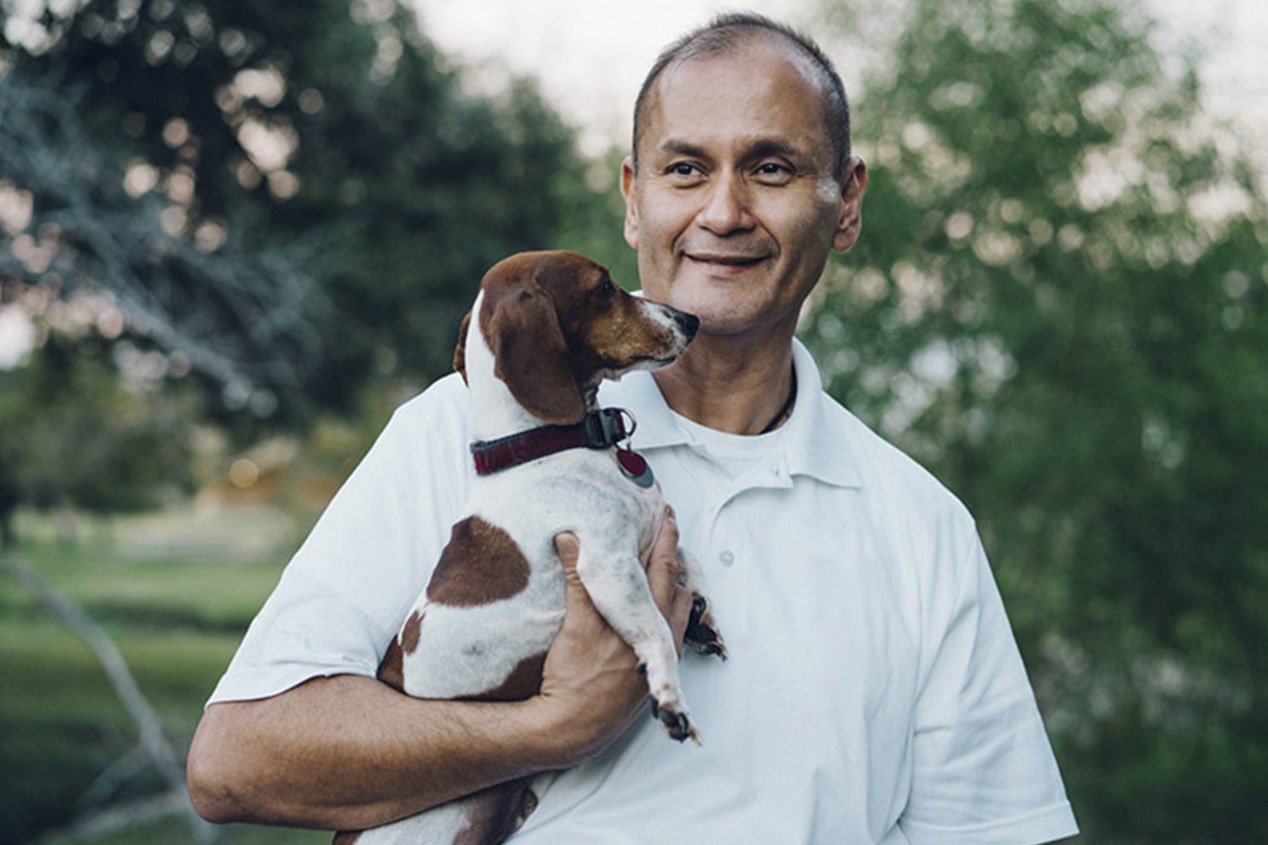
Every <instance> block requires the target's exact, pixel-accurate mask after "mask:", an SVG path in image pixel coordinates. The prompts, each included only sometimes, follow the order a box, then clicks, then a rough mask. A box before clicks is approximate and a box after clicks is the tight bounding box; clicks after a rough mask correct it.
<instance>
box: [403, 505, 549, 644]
mask: <svg viewBox="0 0 1268 845" xmlns="http://www.w3.org/2000/svg"><path fill="white" fill-rule="evenodd" d="M529 573H530V567H529V563H528V559H527V558H526V557H524V553H523V551H521V550H520V547H519V544H518V543H516V542H515V540H514V539H513V538H512V537H511V535H510V534H507V533H506V531H504V530H503V529H501V528H498V527H497V526H496V525H492V524H491V523H488V522H485V521H484V520H483V519H481V518H480V517H478V516H471V517H467V518H466V519H464V520H462V521H461V522H458V523H457V524H455V525H454V527H453V531H452V532H451V533H450V535H449V544H448V545H446V546H445V550H444V551H443V552H441V554H440V562H439V563H437V564H436V571H435V572H433V573H432V576H431V582H430V583H428V585H427V598H428V599H430V600H431V601H434V602H436V603H437V604H445V605H449V606H450V607H478V606H480V605H482V604H489V603H491V602H495V601H500V600H502V599H509V598H511V597H512V596H514V595H517V594H518V593H520V592H522V591H523V590H524V588H525V587H527V586H528V577H529ZM415 645H417V644H415Z"/></svg>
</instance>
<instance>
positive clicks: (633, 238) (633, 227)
mask: <svg viewBox="0 0 1268 845" xmlns="http://www.w3.org/2000/svg"><path fill="white" fill-rule="evenodd" d="M637 179H638V177H637V175H636V174H635V172H634V159H633V158H631V157H630V156H626V157H625V161H623V162H621V196H623V197H624V198H625V242H626V243H627V244H629V245H630V246H631V247H633V248H634V249H638V208H637V206H636V205H635V203H634V187H635V183H636V181H637Z"/></svg>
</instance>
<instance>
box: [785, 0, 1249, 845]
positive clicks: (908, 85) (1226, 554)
mask: <svg viewBox="0 0 1268 845" xmlns="http://www.w3.org/2000/svg"><path fill="white" fill-rule="evenodd" d="M1199 102H1200V100H1199V97H1198V91H1197V83H1196V81H1195V76H1194V74H1193V73H1192V71H1191V70H1188V71H1185V72H1183V73H1181V74H1180V75H1176V74H1175V73H1172V72H1169V71H1168V70H1167V69H1166V68H1165V67H1164V66H1163V64H1162V62H1161V60H1160V58H1159V56H1158V55H1157V54H1156V53H1155V52H1154V51H1153V49H1152V48H1151V46H1150V43H1149V27H1148V24H1147V22H1145V21H1141V20H1137V19H1135V18H1132V17H1130V16H1129V15H1128V14H1127V13H1126V12H1124V11H1123V10H1122V9H1121V8H1120V7H1119V6H1117V5H1116V4H1113V3H1110V2H1105V0H1070V1H1069V2H1062V3H1052V2H1047V0H994V1H993V2H990V3H986V4H983V3H981V2H969V0H953V2H949V3H948V2H932V0H916V2H914V3H912V4H911V6H910V17H909V22H908V24H907V25H906V27H905V29H904V30H903V33H902V35H901V37H900V38H899V39H898V41H897V44H896V46H895V52H894V66H893V68H892V73H890V74H888V75H880V76H878V78H877V79H875V80H873V81H872V83H871V84H870V85H869V86H868V87H867V88H866V90H865V92H864V94H863V96H862V98H861V99H860V100H859V102H858V103H857V104H856V125H857V127H858V128H857V132H858V135H859V138H858V146H859V147H860V151H861V152H862V153H863V154H864V156H865V157H866V158H867V159H868V161H869V165H870V177H871V182H870V186H869V190H868V193H867V197H866V199H865V203H864V219H865V226H864V233H863V238H862V241H861V242H860V244H859V246H858V247H857V248H856V251H855V252H853V253H851V254H849V255H847V256H845V257H844V259H843V260H841V261H839V262H838V263H837V264H836V265H835V266H834V267H833V268H832V269H831V272H830V274H829V278H828V279H827V281H826V283H825V285H824V286H823V290H822V291H821V296H820V298H819V299H818V301H817V303H816V304H817V308H816V311H815V313H814V315H813V317H812V318H811V320H810V321H809V325H808V331H807V337H808V339H809V340H811V341H812V343H813V344H814V345H815V346H817V347H818V348H819V349H820V350H821V351H822V353H823V355H824V357H825V359H826V360H827V361H828V362H829V366H828V368H827V369H828V375H829V376H830V378H831V389H832V390H833V392H835V393H836V394H837V395H838V396H840V397H842V398H843V400H844V401H845V402H846V403H847V404H849V405H850V406H851V407H853V408H855V409H856V410H858V411H859V412H860V413H862V414H863V415H864V416H865V417H866V418H868V419H869V420H871V421H872V422H874V423H876V424H877V425H878V426H879V427H880V428H881V429H882V430H883V431H885V432H886V433H887V434H888V435H889V436H891V437H892V438H894V439H895V440H897V441H898V442H899V443H900V444H901V445H903V446H904V447H905V448H906V449H908V450H909V451H911V452H913V453H914V454H916V455H918V456H919V457H920V458H921V459H922V460H924V461H925V462H926V463H927V464H928V465H930V466H931V468H933V469H934V470H935V471H936V472H937V473H938V474H939V475H940V476H941V477H942V478H943V479H944V480H946V481H947V483H948V484H949V485H950V486H951V487H952V489H954V490H956V491H957V492H958V493H960V494H961V495H962V496H963V498H964V499H965V500H966V501H967V503H968V504H969V505H970V507H972V508H973V510H974V511H975V513H976V514H977V516H978V518H979V521H980V523H981V527H982V531H983V534H984V537H985V540H986V542H987V545H988V547H989V549H990V551H991V553H992V558H993V560H994V562H995V566H996V571H997V575H998V578H999V581H1000V584H1001V589H1002V590H1003V592H1004V594H1005V597H1006V600H1007V601H1008V604H1009V608H1010V615H1011V618H1012V620H1013V623H1014V626H1015V628H1016V629H1017V633H1018V636H1019V639H1020V641H1021V644H1022V647H1023V652H1024V653H1025V655H1026V657H1027V662H1028V664H1029V666H1030V668H1031V671H1032V676H1033V677H1034V679H1035V681H1036V683H1037V686H1038V689H1039V691H1040V694H1041V703H1042V704H1043V705H1044V708H1045V712H1046V715H1047V717H1048V721H1049V725H1050V727H1051V728H1052V729H1053V730H1054V733H1055V736H1056V739H1057V742H1058V746H1059V749H1058V750H1059V752H1060V757H1061V760H1062V764H1063V769H1064V771H1065V772H1066V775H1067V781H1068V785H1069V786H1070V788H1071V791H1072V795H1073V798H1074V800H1075V802H1076V811H1077V812H1078V813H1079V815H1080V819H1081V822H1082V824H1083V827H1084V828H1085V831H1086V832H1087V833H1088V836H1089V841H1096V842H1122V843H1128V842H1143V841H1148V842H1151V843H1182V842H1198V841H1200V842H1212V843H1214V842H1228V843H1233V842H1259V841H1265V840H1268V827H1265V822H1264V816H1263V814H1262V812H1261V811H1260V808H1261V807H1262V805H1263V798H1264V791H1263V786H1262V785H1263V784H1264V783H1268V731H1265V726H1268V701H1266V700H1265V697H1264V696H1265V690H1264V687H1263V679H1264V678H1266V677H1268V662H1266V659H1268V658H1266V656H1265V655H1266V654H1268V651H1266V650H1265V649H1264V647H1263V646H1264V643H1265V641H1266V640H1268V623H1266V622H1265V616H1264V613H1263V608H1264V607H1265V606H1266V605H1268V523H1266V522H1265V521H1264V519H1263V514H1264V513H1268V488H1266V487H1265V486H1264V485H1263V483H1262V480H1261V479H1260V478H1259V474H1260V471H1261V467H1262V466H1263V465H1264V463H1265V459H1268V424H1265V422H1264V420H1263V414H1262V413H1259V412H1257V411H1256V410H1255V409H1262V408H1264V407H1265V406H1268V380H1266V379H1265V378H1264V365H1263V362H1264V361H1265V360H1268V319H1266V318H1268V312H1266V304H1268V260H1266V259H1265V255H1266V250H1265V245H1268V208H1266V207H1265V202H1264V199H1263V197H1264V192H1263V191H1262V190H1261V189H1260V188H1259V186H1258V185H1257V184H1256V182H1255V178H1256V177H1255V176H1254V171H1253V168H1251V167H1250V166H1249V164H1248V162H1247V159H1246V158H1245V156H1244V154H1243V153H1240V152H1239V151H1238V150H1239V148H1238V147H1237V145H1236V143H1235V140H1234V139H1233V138H1231V137H1230V136H1228V135H1227V134H1225V132H1224V130H1223V129H1222V128H1221V127H1219V126H1216V125H1213V124H1212V123H1211V122H1210V121H1208V120H1207V119H1206V118H1205V117H1204V115H1203V114H1202V112H1201V110H1200V108H1199V106H1198V103H1199Z"/></svg>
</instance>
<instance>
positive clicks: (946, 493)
mask: <svg viewBox="0 0 1268 845" xmlns="http://www.w3.org/2000/svg"><path fill="white" fill-rule="evenodd" d="M824 399H825V402H824V408H825V418H826V421H827V424H828V425H829V426H830V427H831V430H832V433H833V436H835V437H837V438H839V439H840V440H841V442H842V444H843V446H844V448H846V449H847V450H848V451H849V454H850V457H851V459H852V460H853V461H854V463H855V467H856V470H857V472H858V473H859V476H860V480H861V484H862V488H863V489H864V490H865V491H866V490H871V491H873V492H876V493H881V494H883V495H885V496H886V497H899V498H901V499H904V500H906V501H908V502H911V503H912V504H920V505H922V506H924V507H925V508H930V509H934V510H937V511H942V512H949V513H954V514H957V515H958V516H960V517H963V518H967V519H970V520H971V519H972V517H971V516H970V515H969V513H968V510H967V509H966V508H965V506H964V504H963V503H962V502H961V501H960V499H959V498H958V497H957V496H956V495H955V494H954V493H953V492H951V490H950V489H948V488H947V486H946V485H945V484H943V483H942V481H941V480H940V479H939V478H938V477H937V476H935V475H934V474H933V472H931V471H930V470H929V469H928V468H927V467H925V466H924V465H923V464H922V463H921V462H920V461H919V460H917V459H916V458H915V457H913V456H912V455H910V454H908V453H907V452H905V451H904V450H903V449H901V448H900V447H899V446H897V445H896V444H895V443H893V442H892V441H890V440H889V439H888V438H886V437H885V436H884V435H882V434H880V433H879V432H877V431H876V430H874V429H873V428H872V427H871V426H869V425H868V424H866V423H865V422H863V421H862V420H861V419H859V418H858V417H857V416H856V415H855V414H854V413H852V412H851V411H850V410H849V409H847V408H846V407H845V406H844V405H842V404H841V403H840V402H837V401H836V400H835V399H833V398H832V397H831V396H829V395H827V394H826V393H825V394H824Z"/></svg>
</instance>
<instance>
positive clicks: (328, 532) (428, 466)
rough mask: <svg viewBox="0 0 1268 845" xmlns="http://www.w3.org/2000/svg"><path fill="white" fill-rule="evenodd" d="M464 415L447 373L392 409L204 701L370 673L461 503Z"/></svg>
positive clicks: (461, 395) (461, 394)
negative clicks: (368, 448) (409, 400)
mask: <svg viewBox="0 0 1268 845" xmlns="http://www.w3.org/2000/svg"><path fill="white" fill-rule="evenodd" d="M465 407H466V400H465V390H464V389H463V387H462V381H461V380H460V379H457V378H456V377H453V376H451V377H449V378H447V379H443V380H441V382H438V383H437V384H436V385H434V386H433V387H432V388H430V389H429V390H428V391H426V392H425V393H423V394H422V395H421V396H419V397H416V398H415V399H414V400H412V401H411V402H409V403H407V404H406V405H404V406H402V407H401V408H399V409H397V411H396V413H395V414H393V416H392V419H391V420H390V421H389V423H388V425H387V426H386V427H385V428H384V430H383V432H382V434H380V435H379V437H378V439H377V440H376V441H375V443H374V445H373V446H372V447H371V449H370V451H369V452H368V453H367V454H366V456H365V458H364V459H363V460H362V461H361V463H360V464H359V465H358V466H357V468H356V470H354V471H353V473H352V475H351V476H349V478H348V480H347V481H346V482H345V484H344V485H343V487H342V488H340V490H339V492H338V493H337V494H336V495H335V497H334V499H332V501H331V503H330V505H329V506H328V507H327V509H326V511H325V512H324V513H323V514H322V516H321V518H320V519H319V520H318V522H317V524H316V525H315V526H314V528H313V530H312V532H311V533H310V534H309V535H308V538H307V539H306V540H305V541H304V543H303V545H302V546H301V547H300V548H299V550H298V551H297V552H296V553H295V555H294V557H293V558H292V559H291V561H290V563H289V564H288V565H287V567H286V569H285V571H284V572H283V574H282V577H281V579H280V581H279V582H278V585H277V587H276V588H275V590H274V591H273V593H272V595H270V596H269V598H268V600H267V601H266V602H265V604H264V607H263V608H262V609H261V610H260V612H259V614H258V615H257V616H256V618H255V619H254V620H253V621H252V623H251V626H250V628H249V629H248V631H247V634H246V636H245V637H244V638H243V641H242V644H241V646H240V647H239V649H238V652H237V654H236V655H235V656H234V658H233V660H232V662H231V663H230V665H229V668H228V669H227V670H226V672H225V674H224V676H223V677H222V678H221V680H220V683H219V684H218V685H217V687H216V690H215V691H214V692H213V694H212V696H211V702H217V701H231V700H246V699H258V698H267V697H269V696H272V695H276V694H278V693H280V692H283V691H285V690H287V689H290V688H291V687H294V686H296V685H297V684H299V683H302V682H304V681H306V680H309V679H310V678H314V677H321V676H329V675H338V674H356V675H366V676H373V675H374V674H375V672H376V671H377V670H378V664H379V661H380V659H381V657H382V654H383V651H384V650H385V649H386V647H387V644H388V643H389V642H390V640H391V638H392V637H393V636H394V635H395V633H396V631H397V629H398V628H399V627H400V624H401V621H402V620H403V619H404V618H405V616H406V614H407V613H408V612H409V609H410V607H411V606H412V605H413V603H414V600H415V598H416V597H417V596H418V594H419V591H420V590H421V589H422V587H423V585H424V584H425V583H426V579H427V578H428V577H429V575H430V571H431V567H432V566H433V565H434V562H435V561H436V560H437V558H438V557H439V553H440V550H441V548H443V545H444V542H445V540H446V538H447V537H448V534H449V527H450V525H452V523H453V522H454V520H455V519H456V518H457V515H458V510H459V509H460V508H461V507H462V506H463V502H464V500H465V497H466V487H467V484H468V476H467V472H466V466H465V462H464V460H463V459H464V457H465V455H466V422H465Z"/></svg>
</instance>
